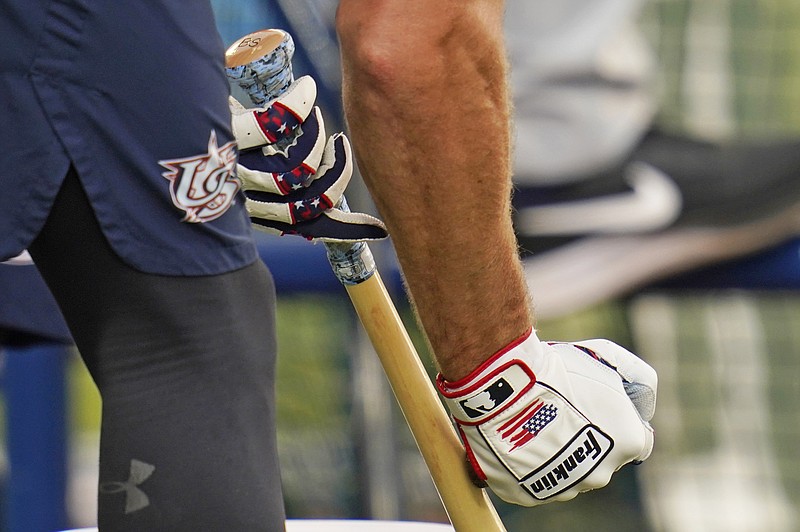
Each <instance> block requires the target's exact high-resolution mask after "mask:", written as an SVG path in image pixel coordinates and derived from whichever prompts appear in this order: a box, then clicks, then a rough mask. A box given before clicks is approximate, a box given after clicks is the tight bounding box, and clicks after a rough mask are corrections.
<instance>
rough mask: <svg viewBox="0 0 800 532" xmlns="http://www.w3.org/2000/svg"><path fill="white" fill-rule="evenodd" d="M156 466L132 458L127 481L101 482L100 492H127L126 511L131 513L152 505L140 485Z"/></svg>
mask: <svg viewBox="0 0 800 532" xmlns="http://www.w3.org/2000/svg"><path fill="white" fill-rule="evenodd" d="M155 470H156V466H154V465H150V464H146V463H144V462H140V461H139V460H131V471H130V474H129V475H128V480H126V481H125V482H116V481H111V482H103V483H101V484H100V493H104V494H112V493H122V492H124V493H125V513H126V514H130V513H133V512H136V511H138V510H141V509H142V508H146V507H147V506H149V505H150V499H149V498H148V497H147V495H146V494H145V492H143V491H142V490H140V489H139V487H138V486H139V485H140V484H142V483H143V482H144V481H145V480H147V479H148V478H150V475H152V474H153V471H155Z"/></svg>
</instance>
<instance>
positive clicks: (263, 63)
mask: <svg viewBox="0 0 800 532" xmlns="http://www.w3.org/2000/svg"><path fill="white" fill-rule="evenodd" d="M293 52H294V43H293V42H292V41H291V36H289V34H288V33H286V32H284V31H282V30H262V31H259V32H255V33H252V34H249V35H246V36H244V37H242V38H241V39H239V40H238V41H236V42H235V43H233V44H232V45H231V46H230V47H229V48H228V51H227V52H226V71H227V74H228V77H229V78H230V79H231V81H233V82H235V83H238V84H239V85H240V86H241V87H242V88H243V89H244V90H245V91H246V92H247V93H248V95H249V96H250V98H251V100H252V101H253V103H255V104H256V105H263V104H265V103H266V102H268V101H270V100H272V99H274V98H275V97H276V96H278V95H279V94H280V93H281V92H282V91H283V90H285V89H286V87H288V85H289V84H291V81H292V74H291V55H292V53H293ZM340 208H345V209H346V203H344V205H342V206H340ZM326 249H327V253H328V259H329V260H330V262H331V266H332V268H333V270H334V273H335V274H336V276H337V278H338V279H339V280H340V281H341V282H342V284H343V285H344V287H345V289H346V290H347V294H348V296H349V297H350V300H351V302H352V303H353V307H354V308H355V310H356V314H358V317H359V319H360V321H361V324H362V325H363V327H364V329H365V330H366V332H367V335H368V336H369V338H370V341H371V343H372V345H373V347H374V348H375V352H376V353H377V355H378V358H379V359H380V361H381V364H382V366H383V370H384V372H385V373H386V376H387V379H388V380H389V383H390V385H391V387H392V390H393V392H394V395H395V397H396V399H397V402H398V404H399V405H400V408H401V410H402V412H403V415H404V417H405V419H406V422H407V423H408V426H409V428H410V429H411V433H412V435H413V436H414V439H415V441H416V443H417V446H418V447H419V450H420V453H421V454H422V457H423V460H424V461H425V464H426V466H427V467H428V471H429V472H430V475H431V478H432V479H433V483H434V485H435V486H436V489H437V491H438V492H439V496H440V498H441V500H442V504H443V506H444V509H445V511H446V512H447V515H448V517H449V518H450V521H451V523H452V524H453V527H454V528H455V530H456V531H457V532H504V531H505V527H504V526H503V523H502V521H501V520H500V518H499V516H498V515H497V512H496V510H495V508H494V506H493V505H492V503H491V501H490V500H489V497H488V496H487V494H486V492H485V491H484V490H482V489H480V488H478V487H476V486H475V485H474V484H473V483H472V481H471V480H470V478H469V474H468V472H467V464H466V461H465V452H464V448H463V446H462V445H461V441H460V440H459V438H458V435H457V434H456V431H455V429H454V428H453V425H452V423H451V422H450V418H449V417H448V415H447V412H446V411H445V409H444V407H443V405H442V403H441V401H440V400H439V397H438V395H437V393H436V390H435V388H434V387H433V384H432V383H431V380H430V378H429V377H428V374H427V372H426V371H425V367H424V366H423V364H422V362H421V360H420V358H419V355H418V354H417V351H416V349H415V347H414V344H413V343H412V342H411V339H410V338H409V336H408V332H407V331H406V329H405V327H404V325H403V322H402V320H401V319H400V316H399V315H398V313H397V309H396V308H395V306H394V303H393V302H392V299H391V297H390V296H389V293H388V291H387V290H386V287H385V285H384V283H383V281H382V280H381V277H380V274H379V273H378V271H377V269H376V268H375V261H374V260H373V258H372V253H371V252H370V250H369V247H368V246H367V245H366V244H365V243H364V242H359V243H356V244H326Z"/></svg>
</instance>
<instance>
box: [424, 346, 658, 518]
mask: <svg viewBox="0 0 800 532" xmlns="http://www.w3.org/2000/svg"><path fill="white" fill-rule="evenodd" d="M657 380H658V379H657V376H656V372H655V370H653V368H652V367H650V366H649V365H648V364H647V363H645V362H644V361H642V360H641V359H640V358H638V357H637V356H636V355H634V354H633V353H631V352H629V351H627V350H626V349H624V348H622V347H620V346H619V345H617V344H615V343H613V342H610V341H608V340H587V341H583V342H576V343H561V342H540V341H539V339H538V338H537V337H536V334H535V333H534V332H533V331H530V332H529V333H528V334H526V335H525V336H523V337H522V338H520V339H518V340H517V341H515V342H513V343H512V344H511V345H509V346H508V347H506V348H505V349H504V350H502V351H501V352H499V353H497V354H495V355H494V356H493V357H492V358H490V359H489V360H487V361H486V362H485V363H484V364H483V365H482V366H481V367H479V368H477V369H476V370H475V371H474V372H473V373H472V374H471V375H469V376H467V377H465V378H464V379H461V380H459V381H458V382H448V381H446V380H445V379H443V378H442V377H441V376H439V378H438V379H437V385H438V388H439V391H440V392H441V393H442V395H443V397H444V398H445V402H446V403H447V405H448V407H449V409H450V412H451V414H452V416H453V418H454V419H455V421H456V424H457V427H458V429H459V433H460V435H461V438H462V441H463V442H464V444H465V446H466V450H467V458H468V461H469V463H470V465H471V466H472V468H473V470H474V473H475V477H477V478H476V480H477V481H478V482H481V481H482V482H484V483H485V484H488V486H489V487H490V488H491V489H492V490H493V491H494V492H495V493H496V494H497V495H498V496H499V497H501V498H502V499H503V500H505V501H507V502H511V503H515V504H520V505H523V506H535V505H539V504H543V503H547V502H551V501H564V500H569V499H571V498H573V497H575V496H576V495H577V494H578V493H581V492H583V491H588V490H591V489H595V488H600V487H602V486H605V485H606V484H607V483H608V482H609V480H610V479H611V475H612V474H613V473H614V472H615V471H616V470H617V469H619V468H620V467H622V466H623V465H624V464H627V463H629V462H637V463H638V462H641V461H643V460H645V459H646V458H647V457H648V456H650V452H651V451H652V449H653V430H652V428H651V427H650V424H649V423H648V421H649V420H650V419H651V418H652V416H653V413H654V411H655V404H656V386H657Z"/></svg>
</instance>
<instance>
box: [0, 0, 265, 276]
mask: <svg viewBox="0 0 800 532" xmlns="http://www.w3.org/2000/svg"><path fill="white" fill-rule="evenodd" d="M0 11H1V12H3V17H0V35H3V38H4V43H5V44H4V45H3V46H2V47H0V124H2V127H0V147H1V149H0V189H1V190H2V192H1V193H0V235H2V238H0V261H2V260H5V259H8V258H10V257H13V256H15V255H17V254H18V253H19V252H21V251H22V250H23V249H25V248H26V247H27V246H28V245H29V244H30V243H31V241H32V240H33V239H34V238H35V236H36V235H37V234H38V232H39V231H40V229H41V227H42V226H43V224H44V222H45V220H46V219H47V214H48V212H49V211H50V208H51V206H52V203H53V200H54V198H55V196H56V193H57V192H58V190H59V188H60V185H61V183H62V181H63V178H64V176H65V175H66V173H67V170H68V169H69V167H70V166H74V168H75V169H76V171H77V174H78V175H79V177H80V180H81V183H82V185H83V188H84V189H85V190H86V194H87V195H88V197H89V200H90V202H91V205H92V208H93V210H94V212H95V215H96V217H97V219H98V220H99V222H100V226H101V228H102V231H103V234H104V235H105V237H106V238H107V239H108V241H109V243H110V244H111V247H112V249H113V250H114V252H115V253H116V254H118V255H119V257H120V258H121V259H122V260H123V261H124V262H125V263H127V264H128V265H130V266H132V267H134V268H136V269H138V270H140V271H143V272H146V273H155V274H163V275H191V276H194V275H211V274H217V273H223V272H227V271H231V270H235V269H238V268H241V267H243V266H245V265H247V264H250V263H252V262H253V261H254V260H255V259H256V257H257V253H256V248H255V245H254V243H253V239H252V234H251V228H250V223H249V220H248V217H247V214H246V212H245V210H244V201H243V197H242V195H241V192H240V191H239V187H238V183H237V182H236V180H235V178H234V171H235V161H236V150H235V146H234V144H233V142H232V141H233V137H232V133H231V129H230V116H229V110H228V104H227V97H228V94H229V86H228V82H227V80H226V78H225V74H224V70H223V57H224V49H223V44H222V41H221V39H220V37H219V34H218V32H217V29H216V26H215V22H214V17H213V12H212V9H211V6H210V5H209V3H208V2H207V1H191V2H186V1H185V0H161V1H158V2H109V1H94V0H53V1H48V0H34V1H31V0H0Z"/></svg>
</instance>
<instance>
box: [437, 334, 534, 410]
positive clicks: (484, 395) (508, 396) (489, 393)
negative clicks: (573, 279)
mask: <svg viewBox="0 0 800 532" xmlns="http://www.w3.org/2000/svg"><path fill="white" fill-rule="evenodd" d="M542 352H543V349H542V344H541V342H540V341H539V338H537V337H536V333H535V332H534V331H533V330H532V329H531V330H529V331H527V332H526V333H525V334H524V335H522V336H521V337H519V338H517V339H516V340H514V341H513V342H511V343H510V344H509V345H507V346H506V347H504V348H503V349H501V350H500V351H498V352H497V353H495V354H494V355H492V356H491V357H490V358H489V359H488V360H486V362H484V363H483V364H481V365H480V366H479V367H478V368H476V369H475V370H474V371H473V372H472V373H470V374H469V375H467V376H466V377H464V378H463V379H460V380H458V381H455V382H448V381H446V380H445V379H444V378H443V377H442V376H441V375H439V377H438V378H437V381H436V383H437V385H438V387H439V391H440V392H441V394H442V397H444V400H445V402H446V403H447V406H448V407H449V409H450V413H451V414H452V415H453V418H454V419H455V420H456V421H458V422H459V423H461V424H462V425H477V424H479V423H484V422H486V421H487V420H489V419H491V418H492V417H494V416H495V415H497V414H499V413H500V412H501V411H502V410H503V409H504V408H503V407H504V406H505V405H509V404H513V403H514V402H515V401H516V400H517V399H518V398H519V397H520V396H521V395H523V394H525V393H526V392H528V390H530V389H531V388H532V387H533V385H534V384H535V383H536V376H535V375H534V374H533V371H532V370H531V368H532V367H533V366H534V360H535V359H536V358H537V357H541V356H542ZM490 380H491V381H492V382H491V383H489V381H490ZM487 384H490V385H489V386H488V387H487V386H486V385H487Z"/></svg>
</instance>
